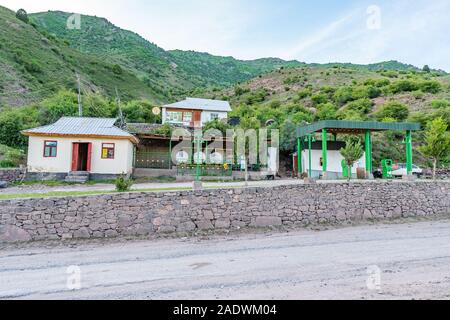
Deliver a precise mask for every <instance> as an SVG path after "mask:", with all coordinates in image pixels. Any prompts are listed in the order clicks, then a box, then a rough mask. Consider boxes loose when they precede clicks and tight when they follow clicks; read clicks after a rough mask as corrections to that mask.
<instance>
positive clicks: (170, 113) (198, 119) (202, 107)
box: [162, 98, 231, 127]
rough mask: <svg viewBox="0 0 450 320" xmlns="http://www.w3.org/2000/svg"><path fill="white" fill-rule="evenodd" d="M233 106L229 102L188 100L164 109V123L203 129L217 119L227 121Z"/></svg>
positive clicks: (166, 106)
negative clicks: (206, 124)
mask: <svg viewBox="0 0 450 320" xmlns="http://www.w3.org/2000/svg"><path fill="white" fill-rule="evenodd" d="M228 112H231V106H230V103H229V102H228V101H221V100H210V99H198V98H187V99H186V100H183V101H180V102H176V103H173V104H168V105H165V106H163V107H162V123H163V124H165V123H169V124H174V125H183V126H188V127H194V126H196V127H202V126H203V125H204V124H205V123H207V122H209V121H213V120H215V119H219V120H221V119H227V118H228Z"/></svg>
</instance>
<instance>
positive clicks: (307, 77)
mask: <svg viewBox="0 0 450 320" xmlns="http://www.w3.org/2000/svg"><path fill="white" fill-rule="evenodd" d="M371 78H374V79H381V78H385V79H389V80H390V81H396V80H400V79H406V78H407V76H406V75H402V74H401V73H400V74H399V77H398V78H389V77H385V76H383V75H382V74H381V73H380V72H377V71H373V70H367V69H366V68H359V69H356V70H355V69H353V68H339V69H336V68H333V67H330V68H327V67H324V66H313V67H309V66H308V67H301V68H290V69H283V70H278V71H274V72H271V73H268V74H265V75H262V76H260V77H257V78H254V79H252V80H250V81H247V82H245V83H243V84H242V85H241V86H242V87H243V88H249V89H250V90H251V91H255V90H258V89H266V90H267V91H268V92H269V96H268V97H267V98H266V99H265V101H264V102H262V103H261V104H262V105H266V104H270V103H271V102H272V101H274V100H278V101H280V102H282V103H284V104H285V103H292V102H295V103H301V104H303V105H304V106H306V107H312V102H311V99H310V98H309V97H308V98H304V99H301V100H298V99H297V94H298V92H299V91H301V90H303V89H305V88H306V87H307V86H312V88H313V92H315V91H317V90H319V89H320V88H322V87H326V86H329V87H341V86H350V85H352V84H353V82H354V81H356V82H357V83H358V84H360V83H363V82H364V81H365V80H367V79H371ZM289 79H292V82H290V81H288V82H290V83H286V81H287V80H289ZM433 79H434V80H438V81H439V82H441V83H442V84H443V87H444V88H445V90H443V91H442V92H440V93H438V94H429V93H425V94H424V96H423V97H422V98H421V99H416V98H415V97H414V96H413V94H412V93H400V94H395V95H384V96H381V97H379V98H375V99H373V102H374V105H375V106H374V109H373V111H376V110H377V109H378V107H379V106H380V105H381V104H383V103H385V102H386V101H387V100H390V99H394V100H399V101H401V102H403V103H405V104H407V105H408V106H409V108H410V111H412V112H414V111H426V110H430V109H431V101H432V100H435V99H446V100H450V91H449V89H448V85H449V84H450V76H449V75H442V76H439V77H436V78H433ZM205 95H206V96H208V97H216V98H219V97H222V98H226V99H229V100H230V101H231V103H232V104H233V105H238V104H240V103H242V101H243V98H245V95H244V96H236V95H235V94H234V88H232V87H230V88H227V89H225V90H222V91H219V92H208V93H206V94H205Z"/></svg>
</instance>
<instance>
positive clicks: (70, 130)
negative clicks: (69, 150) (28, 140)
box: [22, 117, 136, 140]
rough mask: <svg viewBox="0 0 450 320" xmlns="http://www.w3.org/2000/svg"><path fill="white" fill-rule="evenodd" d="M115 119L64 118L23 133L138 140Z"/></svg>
mask: <svg viewBox="0 0 450 320" xmlns="http://www.w3.org/2000/svg"><path fill="white" fill-rule="evenodd" d="M116 122H117V119H115V118H81V117H80V118H72V117H63V118H61V119H59V120H58V121H57V122H55V123H54V124H50V125H47V126H43V127H38V128H34V129H28V130H24V131H22V133H23V134H24V135H50V136H51V135H64V136H107V137H117V138H118V139H125V138H126V139H130V140H136V138H135V137H134V136H133V135H132V134H130V133H128V132H126V131H124V130H122V129H120V128H118V127H116V126H115V123H116Z"/></svg>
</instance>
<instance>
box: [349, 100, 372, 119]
mask: <svg viewBox="0 0 450 320" xmlns="http://www.w3.org/2000/svg"><path fill="white" fill-rule="evenodd" d="M372 106H373V103H372V101H371V100H370V99H358V100H356V101H353V102H350V103H349V104H348V105H346V106H345V108H344V110H345V111H348V110H353V111H356V112H358V113H360V114H361V115H364V114H368V113H369V112H370V111H372Z"/></svg>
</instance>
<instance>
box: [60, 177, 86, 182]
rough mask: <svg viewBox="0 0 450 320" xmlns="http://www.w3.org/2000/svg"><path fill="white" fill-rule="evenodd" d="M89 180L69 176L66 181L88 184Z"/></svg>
mask: <svg viewBox="0 0 450 320" xmlns="http://www.w3.org/2000/svg"><path fill="white" fill-rule="evenodd" d="M88 180H89V178H87V177H70V176H67V177H66V179H65V181H66V182H70V183H86V182H88Z"/></svg>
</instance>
